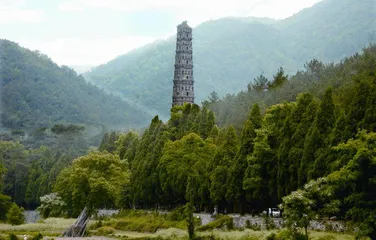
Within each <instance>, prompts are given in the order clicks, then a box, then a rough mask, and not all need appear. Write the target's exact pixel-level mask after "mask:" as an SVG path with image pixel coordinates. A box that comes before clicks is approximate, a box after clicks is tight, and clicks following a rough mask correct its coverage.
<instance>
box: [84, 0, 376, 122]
mask: <svg viewBox="0 0 376 240" xmlns="http://www.w3.org/2000/svg"><path fill="white" fill-rule="evenodd" d="M332 13H333V14H332ZM372 14H373V1H372V0H361V1H360V2H359V1H354V0H344V1H339V0H324V1H321V2H319V3H318V4H316V5H314V6H312V7H311V8H307V9H304V10H302V11H301V12H299V13H297V14H295V15H294V16H292V17H290V18H287V19H284V20H276V21H275V22H274V23H273V24H264V23H261V22H260V21H253V20H252V18H250V19H251V20H250V21H247V20H246V19H247V18H223V19H218V20H212V21H207V22H204V23H202V24H200V25H199V26H197V27H196V28H194V31H193V62H194V77H195V84H196V88H195V89H196V99H197V102H201V101H203V100H204V99H205V98H206V97H207V96H208V95H209V93H210V92H212V91H216V92H218V93H219V95H220V96H223V95H225V94H232V93H235V92H239V91H241V90H242V89H245V88H246V86H247V84H248V83H249V82H251V81H252V80H253V79H254V78H255V77H256V76H258V75H260V74H264V75H265V76H267V77H268V78H271V77H272V75H273V74H274V73H275V72H277V69H278V68H279V67H281V66H282V67H283V68H284V69H285V72H286V73H288V74H293V73H295V72H296V71H297V70H299V69H302V68H303V65H304V63H305V62H308V61H310V60H311V59H313V58H316V59H318V60H321V61H323V62H333V61H339V60H340V59H342V58H344V57H345V56H349V55H352V54H354V53H356V52H358V51H360V50H361V49H362V48H363V47H366V46H367V44H368V43H369V42H371V41H372V40H373V41H374V40H376V38H375V39H367V36H368V35H369V34H371V33H372V32H376V20H375V19H376V18H370V16H372ZM318 16H320V17H318ZM174 44H175V38H174V36H172V37H171V38H169V39H167V40H165V41H158V42H154V43H151V44H148V45H147V46H145V47H144V48H139V49H136V50H134V51H132V52H130V53H127V54H124V55H121V56H118V57H117V58H115V59H113V60H112V61H109V62H108V63H107V64H102V65H100V66H98V67H94V68H93V69H92V71H91V72H87V73H84V74H83V76H84V77H85V79H86V80H88V81H89V82H92V83H93V84H95V85H98V86H100V87H101V88H103V89H106V90H107V91H109V92H114V93H119V94H122V95H124V96H125V97H127V98H128V99H132V100H133V101H134V102H136V103H137V104H140V105H142V106H143V107H145V108H148V109H150V110H152V111H156V112H158V113H159V114H160V115H162V116H168V114H169V109H170V106H171V93H172V78H173V66H174V62H173V61H174V51H175V46H174Z"/></svg>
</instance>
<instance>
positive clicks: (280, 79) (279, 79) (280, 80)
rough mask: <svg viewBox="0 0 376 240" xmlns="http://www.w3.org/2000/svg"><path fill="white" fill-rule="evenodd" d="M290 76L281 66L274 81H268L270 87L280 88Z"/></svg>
mask: <svg viewBox="0 0 376 240" xmlns="http://www.w3.org/2000/svg"><path fill="white" fill-rule="evenodd" d="M288 77H289V76H288V75H285V71H284V70H283V68H282V67H280V68H279V69H278V72H277V74H276V75H274V76H273V81H272V82H270V83H268V87H269V89H276V88H279V87H280V86H282V85H283V84H285V83H286V82H287V81H288Z"/></svg>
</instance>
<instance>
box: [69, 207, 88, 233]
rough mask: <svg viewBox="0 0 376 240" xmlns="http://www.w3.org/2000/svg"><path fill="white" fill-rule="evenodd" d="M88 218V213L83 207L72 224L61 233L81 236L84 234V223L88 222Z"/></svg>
mask: <svg viewBox="0 0 376 240" xmlns="http://www.w3.org/2000/svg"><path fill="white" fill-rule="evenodd" d="M89 220H90V215H89V213H88V211H87V208H86V207H85V208H84V210H82V212H81V214H80V216H78V218H77V220H76V221H75V222H74V223H73V225H72V226H70V227H69V228H68V229H67V230H66V231H65V232H64V233H63V237H83V236H84V235H85V231H86V225H87V224H88V222H89Z"/></svg>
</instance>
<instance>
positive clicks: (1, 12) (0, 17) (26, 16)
mask: <svg viewBox="0 0 376 240" xmlns="http://www.w3.org/2000/svg"><path fill="white" fill-rule="evenodd" d="M41 21H43V12H42V11H40V10H26V9H19V8H14V7H0V24H8V23H39V22H41Z"/></svg>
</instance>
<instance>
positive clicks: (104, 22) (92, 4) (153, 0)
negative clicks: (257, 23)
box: [0, 0, 320, 65]
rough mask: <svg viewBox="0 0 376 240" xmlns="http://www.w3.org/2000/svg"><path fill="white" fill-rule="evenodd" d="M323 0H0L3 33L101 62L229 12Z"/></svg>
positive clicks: (68, 56)
mask: <svg viewBox="0 0 376 240" xmlns="http://www.w3.org/2000/svg"><path fill="white" fill-rule="evenodd" d="M319 1H320V0H180V1H179V0H65V1H64V0H0V38H5V39H8V40H11V41H15V42H18V43H19V44H20V45H21V46H24V47H27V48H31V49H33V50H35V49H38V50H40V51H41V52H43V53H45V54H47V55H48V56H50V57H51V58H52V60H54V61H55V62H56V63H58V64H65V65H87V64H88V65H98V64H102V63H105V62H107V61H109V60H111V59H113V58H115V57H116V56H118V55H121V54H124V53H126V52H128V51H130V50H132V49H135V48H137V47H140V46H142V45H145V44H147V43H149V42H152V41H154V40H157V39H164V38H167V37H169V36H171V35H172V34H174V32H175V31H176V25H178V24H179V23H180V22H182V21H183V20H188V24H189V25H190V26H192V27H195V26H197V25H198V24H200V23H202V22H204V21H207V20H210V19H217V18H220V17H226V16H242V17H245V16H255V17H270V18H275V19H282V18H286V17H289V16H291V15H293V14H294V13H297V12H298V11H300V10H301V9H303V8H306V7H310V6H312V5H313V4H315V3H317V2H319Z"/></svg>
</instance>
